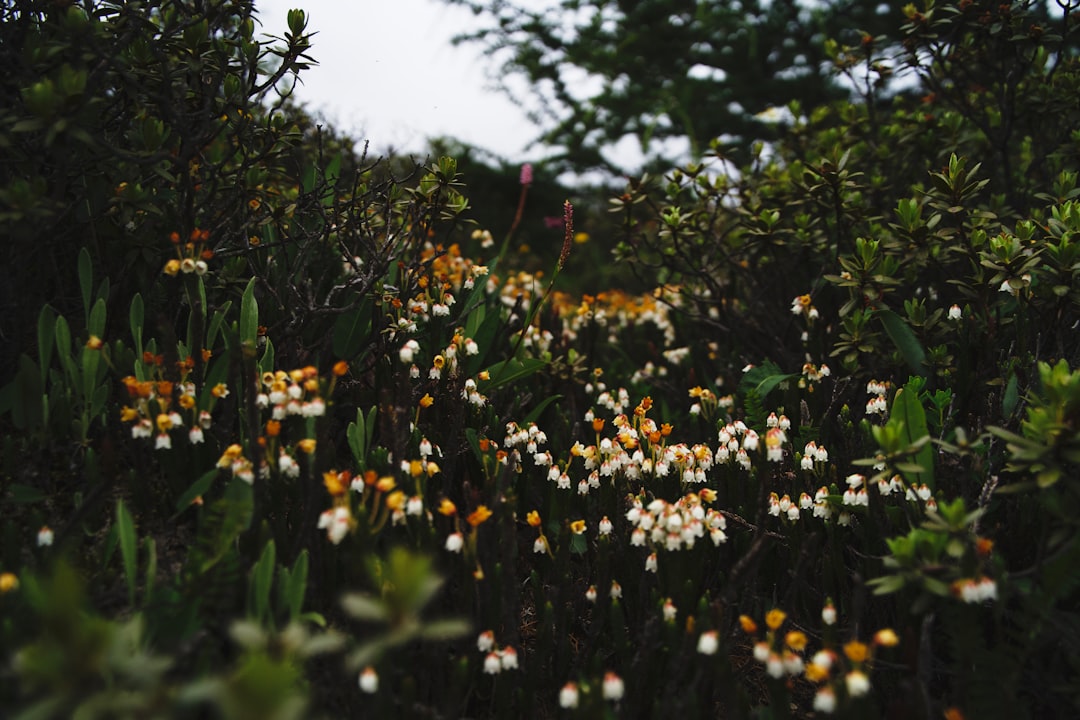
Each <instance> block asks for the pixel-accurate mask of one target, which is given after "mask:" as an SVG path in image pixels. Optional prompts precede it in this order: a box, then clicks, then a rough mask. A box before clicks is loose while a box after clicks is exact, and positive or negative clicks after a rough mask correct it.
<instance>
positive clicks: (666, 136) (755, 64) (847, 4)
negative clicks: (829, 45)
mask: <svg viewBox="0 0 1080 720" xmlns="http://www.w3.org/2000/svg"><path fill="white" fill-rule="evenodd" d="M448 1H449V2H452V3H454V4H461V5H467V6H468V7H470V8H472V9H473V11H474V12H476V13H478V14H483V15H484V16H485V17H487V18H489V19H490V22H489V24H488V25H487V26H486V27H484V28H482V29H480V30H478V31H475V32H472V33H468V34H465V35H462V36H460V37H459V38H458V42H476V43H479V44H480V45H481V46H482V47H483V48H484V49H485V51H486V52H489V53H492V54H493V55H494V57H495V58H497V62H500V63H501V65H500V67H499V73H500V75H501V76H502V77H504V78H510V77H520V78H524V80H525V81H526V83H527V84H528V90H527V91H526V92H518V91H517V88H516V86H515V85H513V84H511V83H509V82H504V83H503V87H504V89H506V90H507V91H508V92H510V93H511V95H512V96H514V97H516V98H517V99H519V100H520V101H521V102H522V104H523V105H524V106H525V107H526V108H527V109H528V110H529V111H530V112H531V115H532V117H533V119H534V121H535V122H536V123H537V124H538V126H539V127H540V128H542V130H543V132H542V135H541V136H540V139H541V140H542V141H543V142H545V143H547V144H550V145H552V146H554V147H556V148H558V154H557V156H556V158H557V159H558V161H559V162H561V163H562V164H563V165H564V166H565V167H568V168H573V169H576V170H584V169H591V168H604V169H607V170H621V171H626V170H628V168H617V167H615V165H614V164H613V161H612V158H611V155H610V149H611V147H612V146H613V145H614V144H616V143H617V142H619V141H620V140H623V139H624V138H626V137H628V136H629V137H633V138H634V139H636V140H637V141H638V142H639V143H640V146H641V150H642V152H643V154H644V155H645V156H646V157H647V158H648V159H651V160H653V161H656V160H660V161H661V162H660V163H659V164H661V165H662V164H663V161H664V160H665V159H667V160H670V156H671V154H672V152H673V150H674V149H675V148H680V149H682V148H684V147H688V149H689V151H690V154H691V156H694V157H700V156H701V155H702V153H703V152H704V151H705V150H706V148H707V147H708V143H709V141H710V140H712V139H714V138H718V137H723V138H725V139H727V140H730V141H732V142H733V143H734V144H735V145H737V146H738V147H740V148H742V149H743V150H745V149H747V148H749V146H750V144H751V143H752V142H753V141H755V140H758V139H768V138H772V137H774V130H773V126H772V124H771V123H770V122H768V119H767V117H766V118H762V117H760V114H761V113H765V112H767V111H770V110H772V109H774V108H781V107H784V106H786V105H787V104H788V103H790V102H792V101H796V102H798V103H800V104H801V105H802V106H803V107H805V108H812V107H817V106H819V105H821V104H823V103H825V102H827V101H829V100H835V99H840V98H844V97H847V96H848V94H849V89H848V88H846V87H844V85H843V84H841V83H838V82H837V81H836V80H837V78H836V76H835V75H834V74H833V73H832V72H831V70H830V68H829V57H828V54H827V52H826V40H828V39H833V40H836V41H840V42H846V43H853V42H856V41H858V39H859V38H860V37H862V36H863V35H867V36H869V37H874V36H878V35H881V34H883V33H886V32H888V31H894V30H895V28H896V26H897V17H898V13H899V7H900V5H901V4H902V3H900V2H895V1H894V2H885V3H883V2H879V1H878V0H833V1H831V2H826V3H801V2H796V1H795V0H783V1H777V2H762V1H761V0H740V1H739V2H704V1H702V2H697V1H695V0H647V1H646V2H624V1H622V0H592V1H588V2H582V0H562V1H561V2H558V3H547V4H545V6H544V7H539V6H538V5H537V4H536V3H521V2H511V1H507V0H494V1H492V2H486V1H485V2H478V1H476V0H448ZM552 6H554V7H552ZM672 140H678V141H680V142H678V143H675V144H672V143H671V142H669V141H672ZM745 158H746V155H745V154H742V155H741V156H740V160H744V159H745Z"/></svg>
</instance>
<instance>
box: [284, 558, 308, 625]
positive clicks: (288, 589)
mask: <svg viewBox="0 0 1080 720" xmlns="http://www.w3.org/2000/svg"><path fill="white" fill-rule="evenodd" d="M309 563H310V560H309V558H308V551H307V550H301V551H300V554H299V555H297V556H296V562H294V563H293V566H292V570H290V571H288V572H287V573H286V571H285V568H282V569H281V574H280V575H279V577H278V582H279V583H281V592H282V594H283V595H284V603H283V604H284V605H285V608H286V609H287V610H288V611H289V621H290V622H293V621H295V620H297V619H299V618H300V611H301V610H303V608H304V596H305V595H306V594H307V579H308V565H309ZM286 574H287V575H288V582H283V581H282V580H283V578H282V576H284V575H286Z"/></svg>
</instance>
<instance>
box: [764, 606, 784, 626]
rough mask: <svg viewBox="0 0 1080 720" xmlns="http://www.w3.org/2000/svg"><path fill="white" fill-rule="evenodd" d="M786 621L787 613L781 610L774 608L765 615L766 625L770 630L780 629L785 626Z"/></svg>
mask: <svg viewBox="0 0 1080 720" xmlns="http://www.w3.org/2000/svg"><path fill="white" fill-rule="evenodd" d="M784 620H787V613H786V612H784V611H783V610H780V609H779V608H774V609H772V610H770V611H769V612H768V613H767V614H766V615H765V624H766V625H768V626H769V629H770V630H777V629H779V628H780V626H781V625H783V624H784Z"/></svg>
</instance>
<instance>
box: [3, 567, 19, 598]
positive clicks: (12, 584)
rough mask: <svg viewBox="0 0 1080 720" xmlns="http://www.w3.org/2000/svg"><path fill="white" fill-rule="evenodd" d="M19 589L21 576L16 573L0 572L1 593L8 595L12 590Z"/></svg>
mask: <svg viewBox="0 0 1080 720" xmlns="http://www.w3.org/2000/svg"><path fill="white" fill-rule="evenodd" d="M18 589H19V578H18V576H16V575H15V573H9V572H6V573H0V595H7V594H8V593H9V592H11V591H12V590H18Z"/></svg>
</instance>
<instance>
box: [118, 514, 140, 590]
mask: <svg viewBox="0 0 1080 720" xmlns="http://www.w3.org/2000/svg"><path fill="white" fill-rule="evenodd" d="M116 530H117V533H118V535H119V539H120V559H121V560H122V561H123V563H124V579H125V580H126V581H127V588H128V604H129V605H131V606H134V605H135V585H136V582H137V579H136V577H135V572H136V568H137V566H138V561H139V558H138V552H139V550H138V542H137V540H138V538H137V537H136V535H135V521H134V520H133V519H132V517H131V513H130V512H128V509H127V507H125V505H124V501H123V500H117V501H116Z"/></svg>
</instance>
